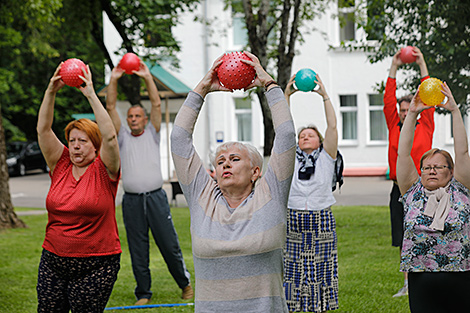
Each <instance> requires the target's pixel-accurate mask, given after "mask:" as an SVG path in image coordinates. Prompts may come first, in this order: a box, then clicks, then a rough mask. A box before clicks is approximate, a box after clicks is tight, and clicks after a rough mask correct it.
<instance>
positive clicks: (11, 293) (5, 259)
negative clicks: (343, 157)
mask: <svg viewBox="0 0 470 313" xmlns="http://www.w3.org/2000/svg"><path fill="white" fill-rule="evenodd" d="M20 210H21V209H20ZM333 212H334V215H335V217H336V222H337V231H338V250H339V304H340V309H339V310H336V312H338V313H340V312H358V313H359V312H360V313H366V312H371V313H372V312H373V313H378V312H380V313H401V312H409V309H408V299H407V297H400V298H393V297H392V295H393V294H394V293H395V292H396V291H397V290H398V289H399V288H400V287H401V286H402V284H403V274H401V273H399V272H398V265H399V264H398V263H399V252H398V249H397V248H394V247H392V246H391V239H390V217H389V210H388V207H374V206H364V207H359V206H337V207H334V208H333ZM172 214H173V220H174V223H175V227H176V230H177V232H178V235H179V239H180V244H181V249H182V250H183V255H184V258H185V261H186V266H187V267H188V270H189V271H190V273H191V274H193V273H194V267H193V259H192V254H191V238H190V233H189V223H190V222H189V211H188V209H187V208H173V209H172ZM21 219H22V220H23V221H24V222H25V223H26V224H27V225H28V228H26V229H13V230H7V231H2V232H0V312H9V313H25V312H35V311H36V289H35V288H36V278H37V267H38V264H39V258H40V255H41V250H42V248H41V244H42V241H43V239H44V230H45V226H46V222H47V216H46V215H45V214H43V215H31V216H22V217H21ZM117 219H118V226H119V233H120V237H121V244H122V250H123V253H122V257H121V270H120V272H119V277H118V280H117V282H116V284H115V286H114V289H113V293H112V295H111V298H110V300H109V302H108V307H121V306H129V305H132V304H133V303H134V302H135V298H134V288H135V281H134V277H133V275H132V269H131V263H130V256H129V251H128V248H127V241H126V233H125V230H124V225H123V222H122V214H121V210H120V208H119V209H118V212H117ZM150 253H151V255H150V260H151V262H150V268H151V271H152V291H153V293H154V294H153V297H152V304H160V303H162V304H165V303H191V302H192V301H183V300H181V298H180V296H181V290H180V289H179V288H178V286H177V285H176V283H175V282H174V280H173V279H172V277H171V276H170V274H169V273H168V270H167V269H166V265H165V263H164V261H163V259H162V257H161V255H160V253H159V252H158V249H157V248H156V247H155V245H154V244H152V245H151V249H150ZM192 284H193V285H194V277H192ZM193 310H194V307H192V306H183V307H163V308H152V309H139V310H132V311H131V310H109V311H106V312H129V311H131V312H139V313H141V312H142V313H145V312H192V311H193Z"/></svg>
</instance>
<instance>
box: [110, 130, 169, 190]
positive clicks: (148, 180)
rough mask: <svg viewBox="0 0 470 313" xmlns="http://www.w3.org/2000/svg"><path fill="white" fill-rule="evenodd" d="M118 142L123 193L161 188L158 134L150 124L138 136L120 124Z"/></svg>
mask: <svg viewBox="0 0 470 313" xmlns="http://www.w3.org/2000/svg"><path fill="white" fill-rule="evenodd" d="M118 140H119V153H120V155H121V171H122V176H121V177H122V186H123V188H124V191H125V192H131V193H141V192H148V191H152V190H155V189H158V188H161V187H162V186H163V178H162V170H161V165H160V133H157V131H156V130H155V127H153V125H152V123H150V122H149V123H147V126H145V130H144V132H143V133H142V134H141V135H139V136H133V135H132V134H131V131H130V130H129V128H128V127H127V125H124V124H122V125H121V128H120V130H119V135H118Z"/></svg>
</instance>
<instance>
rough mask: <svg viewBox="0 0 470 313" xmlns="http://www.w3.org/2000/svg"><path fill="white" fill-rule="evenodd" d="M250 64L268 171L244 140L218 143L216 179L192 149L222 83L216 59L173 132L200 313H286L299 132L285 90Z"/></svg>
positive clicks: (256, 62) (254, 59) (255, 61)
mask: <svg viewBox="0 0 470 313" xmlns="http://www.w3.org/2000/svg"><path fill="white" fill-rule="evenodd" d="M246 54H247V55H248V56H249V57H250V58H251V60H252V61H246V60H244V61H243V62H244V63H246V64H248V65H250V66H253V67H254V69H255V71H256V78H255V80H254V81H253V82H252V83H251V84H250V85H249V86H248V87H246V88H245V89H249V88H252V87H265V88H266V97H267V99H268V104H269V107H270V110H271V113H272V117H273V123H274V129H275V133H276V134H275V139H274V146H273V150H272V152H271V158H270V161H269V163H268V168H267V169H266V170H265V171H264V175H263V177H261V170H262V164H263V159H262V157H261V155H260V153H259V152H258V151H257V150H256V148H254V147H252V146H251V145H247V144H242V143H238V142H229V143H225V144H223V145H222V146H220V147H219V148H218V149H217V151H216V155H215V158H214V162H213V165H214V167H215V173H216V176H215V178H216V179H215V180H214V179H212V178H211V176H210V175H209V174H208V173H207V171H206V169H205V168H204V166H203V163H202V161H201V159H200V157H199V156H198V155H197V153H196V151H195V147H194V145H193V138H192V133H193V128H194V124H195V123H196V119H197V116H198V113H199V111H200V109H201V107H202V104H203V102H204V97H205V96H206V95H207V94H208V93H210V92H213V91H230V89H228V88H226V87H224V86H222V85H221V84H220V82H219V79H218V77H217V68H218V66H220V64H221V63H222V62H223V61H222V58H221V57H220V58H218V59H217V60H216V61H215V62H214V64H213V66H212V68H211V69H210V70H209V72H208V73H207V74H206V76H205V77H204V78H203V79H202V80H201V82H200V83H199V84H198V85H197V86H196V88H195V89H194V90H193V91H191V92H190V93H189V95H188V97H187V99H186V101H185V103H184V105H183V106H182V108H181V109H180V111H179V112H178V115H177V117H176V120H175V126H174V128H173V132H172V134H171V151H172V155H173V161H174V163H175V168H176V173H177V175H178V179H179V182H180V184H181V186H182V189H183V192H184V195H185V197H186V200H187V202H188V205H189V208H190V212H191V235H192V243H193V257H194V271H195V277H196V286H195V289H196V305H195V311H196V312H237V313H238V312H288V310H287V306H286V302H285V299H284V296H283V290H282V280H283V277H282V272H283V271H282V247H283V245H284V242H285V224H286V207H287V198H288V194H289V188H290V183H291V179H292V173H293V169H294V157H295V130H294V124H293V122H292V117H291V114H290V112H289V108H288V106H287V103H286V100H285V98H284V95H283V92H282V90H281V88H280V87H279V86H277V84H276V83H275V81H274V80H273V79H272V78H271V76H269V74H267V73H266V71H265V70H264V69H263V68H262V66H261V64H260V62H259V60H258V58H257V57H256V56H254V55H253V54H251V53H249V52H246Z"/></svg>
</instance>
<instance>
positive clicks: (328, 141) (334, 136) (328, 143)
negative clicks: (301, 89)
mask: <svg viewBox="0 0 470 313" xmlns="http://www.w3.org/2000/svg"><path fill="white" fill-rule="evenodd" d="M316 78H317V79H316V81H315V83H316V84H317V85H318V86H319V87H320V88H318V90H314V92H316V93H318V94H319V95H320V96H322V98H323V104H324V109H325V117H326V131H325V139H324V140H323V149H325V151H326V152H327V153H328V154H329V155H330V156H331V157H332V158H333V159H336V154H337V152H338V129H337V125H336V114H335V109H334V108H333V104H332V103H331V99H330V97H329V96H328V93H327V92H326V88H325V85H324V84H323V82H322V80H321V79H320V75H318V74H317V76H316Z"/></svg>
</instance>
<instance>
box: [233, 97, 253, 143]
mask: <svg viewBox="0 0 470 313" xmlns="http://www.w3.org/2000/svg"><path fill="white" fill-rule="evenodd" d="M234 101H235V116H236V119H237V134H238V141H244V142H251V133H252V130H251V115H252V114H251V98H249V97H247V98H234Z"/></svg>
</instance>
